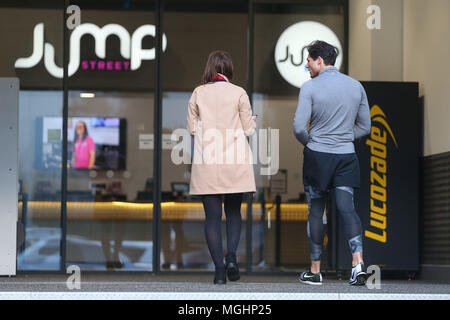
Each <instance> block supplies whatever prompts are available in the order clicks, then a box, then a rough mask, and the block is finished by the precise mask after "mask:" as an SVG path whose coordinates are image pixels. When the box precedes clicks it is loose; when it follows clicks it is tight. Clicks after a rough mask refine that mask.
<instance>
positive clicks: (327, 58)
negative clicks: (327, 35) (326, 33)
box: [306, 40, 338, 66]
mask: <svg viewBox="0 0 450 320" xmlns="http://www.w3.org/2000/svg"><path fill="white" fill-rule="evenodd" d="M306 48H307V49H308V52H309V56H310V57H311V58H313V60H317V58H318V57H322V59H323V62H324V63H325V65H327V66H330V65H331V66H334V63H335V62H336V57H337V55H338V49H337V48H335V47H334V46H332V45H331V44H329V43H326V42H325V41H320V40H316V41H314V42H312V43H310V44H309V45H308V46H307V47H306Z"/></svg>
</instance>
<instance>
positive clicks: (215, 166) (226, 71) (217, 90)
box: [187, 51, 256, 284]
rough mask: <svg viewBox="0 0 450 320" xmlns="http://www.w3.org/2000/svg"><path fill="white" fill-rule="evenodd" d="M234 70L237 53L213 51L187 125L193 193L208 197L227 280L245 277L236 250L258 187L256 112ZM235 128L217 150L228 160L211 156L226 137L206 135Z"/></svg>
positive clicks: (219, 274) (218, 279)
mask: <svg viewBox="0 0 450 320" xmlns="http://www.w3.org/2000/svg"><path fill="white" fill-rule="evenodd" d="M232 76H233V63H232V60H231V56H230V55H229V54H228V53H226V52H224V51H214V52H212V53H211V54H210V55H209V57H208V62H207V63H206V68H205V71H204V74H203V79H202V84H201V85H200V86H198V87H197V88H196V89H195V90H194V92H193V93H192V96H191V98H190V100H189V104H188V116H187V129H188V130H189V133H190V134H191V135H193V136H194V162H193V164H192V173H191V181H190V188H189V193H190V194H191V195H201V197H202V202H203V207H204V210H205V215H206V219H205V235H206V242H207V244H208V248H209V252H210V254H211V258H212V260H213V262H214V265H215V278H214V284H225V283H226V276H228V279H229V280H230V281H236V280H239V278H240V276H239V268H238V265H237V263H236V250H237V247H238V244H239V237H240V234H241V224H242V218H241V203H242V199H243V194H244V193H250V192H255V191H256V188H255V177H254V173H253V165H252V161H251V160H250V159H252V156H251V152H250V147H249V144H248V141H247V139H246V136H250V135H252V134H254V133H255V130H256V122H255V119H256V115H252V107H251V105H250V101H249V98H248V95H247V93H246V92H245V90H244V89H243V88H241V87H238V86H236V85H234V84H232V83H231V80H232ZM229 131H231V133H232V134H234V137H232V139H231V141H227V143H225V144H222V149H220V148H221V147H220V146H219V147H218V148H219V149H218V153H217V154H223V155H225V157H224V158H226V159H227V161H226V163H224V162H225V161H223V162H222V161H221V160H223V159H216V160H217V161H216V160H214V159H207V155H208V154H210V153H208V150H210V149H211V146H213V147H214V146H215V147H216V149H217V146H218V145H220V143H214V141H213V142H212V143H211V142H210V139H209V140H208V139H207V138H206V136H208V135H209V134H215V133H218V134H220V135H222V137H223V139H225V137H226V136H227V134H228V135H229ZM203 136H204V137H205V139H203ZM228 140H230V139H228ZM222 141H225V140H222ZM208 142H209V143H208ZM241 147H242V148H241ZM234 150H238V152H237V153H238V154H239V152H242V153H245V154H239V155H238V157H240V156H242V157H243V158H245V160H244V161H240V162H238V163H237V162H236V161H235V159H231V161H229V160H230V159H229V158H231V157H232V156H233V155H234ZM242 150H245V151H242ZM221 151H223V153H222V152H221ZM202 155H203V156H202ZM228 156H230V157H228ZM201 157H205V163H199V162H201V161H197V159H198V160H200V159H199V158H201ZM209 160H212V161H209ZM249 160H250V161H249ZM222 197H223V198H224V200H223V201H224V206H225V215H226V232H227V255H226V257H225V264H224V261H223V258H224V255H223V251H222V232H221V230H222Z"/></svg>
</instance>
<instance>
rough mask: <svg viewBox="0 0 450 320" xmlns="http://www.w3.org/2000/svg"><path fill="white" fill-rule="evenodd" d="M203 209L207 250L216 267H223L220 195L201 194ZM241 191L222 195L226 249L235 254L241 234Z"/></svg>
mask: <svg viewBox="0 0 450 320" xmlns="http://www.w3.org/2000/svg"><path fill="white" fill-rule="evenodd" d="M202 201H203V208H204V209H205V214H206V219H205V235H206V242H207V243H208V248H209V252H210V253H211V258H212V260H213V262H214V265H215V266H216V268H224V267H225V265H224V262H223V248H222V195H221V194H208V195H203V196H202ZM241 203H242V193H228V194H225V195H224V209H225V215H226V221H227V223H226V226H227V251H228V253H229V254H236V250H237V247H238V244H239V238H240V236H241V224H242V218H241Z"/></svg>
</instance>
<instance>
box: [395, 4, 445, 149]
mask: <svg viewBox="0 0 450 320" xmlns="http://www.w3.org/2000/svg"><path fill="white" fill-rule="evenodd" d="M449 33H450V1H449V0H431V1H425V0H406V1H404V36H403V47H404V55H403V59H404V60H403V65H404V67H403V69H404V71H403V80H404V81H418V82H419V90H420V95H424V97H425V110H424V113H425V119H424V124H425V126H424V130H425V146H424V153H425V155H426V156H427V155H431V154H437V153H442V152H448V151H450V125H449V124H450V60H449V58H450V40H449V39H450V38H449V37H450V36H449Z"/></svg>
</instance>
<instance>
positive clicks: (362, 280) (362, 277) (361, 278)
mask: <svg viewBox="0 0 450 320" xmlns="http://www.w3.org/2000/svg"><path fill="white" fill-rule="evenodd" d="M366 280H367V273H365V272H360V273H359V274H358V275H357V276H356V280H355V281H353V282H349V284H350V285H352V286H363V285H365V284H366Z"/></svg>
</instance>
